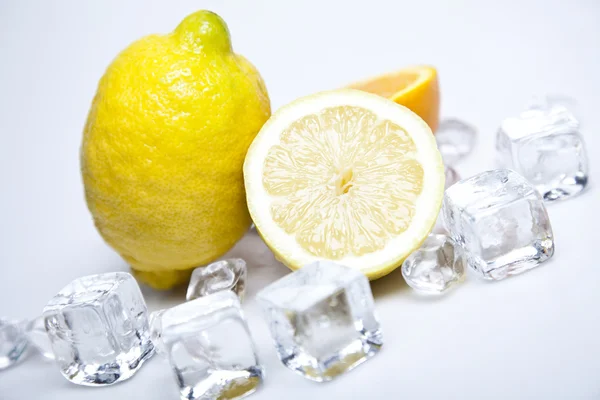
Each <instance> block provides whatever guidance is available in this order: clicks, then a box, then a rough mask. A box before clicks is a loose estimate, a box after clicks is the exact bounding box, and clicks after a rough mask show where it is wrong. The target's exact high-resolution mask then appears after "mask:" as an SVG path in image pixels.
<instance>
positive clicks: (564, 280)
mask: <svg viewBox="0 0 600 400" xmlns="http://www.w3.org/2000/svg"><path fill="white" fill-rule="evenodd" d="M200 7H205V8H209V9H212V10H215V11H217V12H219V13H220V14H221V15H222V16H223V17H224V18H225V20H226V21H228V23H229V27H230V29H231V32H232V35H233V40H234V47H235V49H236V50H237V51H238V52H240V53H242V54H244V55H246V56H247V57H248V58H249V59H250V60H252V62H254V63H255V64H256V65H257V66H258V68H259V69H260V71H261V72H262V74H263V77H264V78H265V80H266V82H267V85H268V88H269V91H270V94H271V97H272V100H273V105H274V108H277V107H279V106H281V105H283V104H284V103H286V102H288V101H291V100H293V99H294V98H296V97H299V96H301V95H305V94H309V93H311V92H315V91H319V90H322V89H328V88H335V87H339V86H342V85H344V84H345V83H347V82H350V81H353V80H355V79H359V78H364V77H367V76H369V75H372V74H377V73H379V72H383V71H387V70H393V69H395V68H398V67H401V66H404V65H408V64H414V63H431V64H433V65H435V66H437V67H438V68H439V72H440V79H441V87H442V94H443V103H442V104H443V114H445V115H453V116H457V117H460V118H464V119H466V120H468V121H469V122H472V123H473V124H475V125H476V126H477V127H478V128H479V130H480V132H481V137H480V141H479V142H478V144H477V149H476V151H475V153H474V154H473V155H472V156H471V158H470V159H469V160H468V161H467V162H466V163H464V164H461V165H460V166H459V167H458V170H459V172H460V173H461V174H463V176H466V175H470V174H473V173H475V172H477V171H479V170H482V169H485V168H489V167H492V161H491V160H492V157H491V154H492V153H491V152H492V148H493V146H492V143H493V137H494V133H495V130H496V128H497V126H498V124H499V122H500V120H501V119H502V118H503V117H505V116H507V115H509V114H511V113H514V112H515V111H517V109H518V108H519V106H520V105H521V104H524V103H526V102H527V101H528V100H529V96H530V95H532V94H535V93H543V92H554V93H565V94H569V95H572V96H574V97H575V98H577V99H578V100H579V102H580V103H581V115H583V129H584V134H585V138H586V140H587V145H588V149H589V152H590V158H591V162H592V171H591V176H592V187H591V190H589V191H588V192H587V193H585V194H584V195H582V196H581V197H579V198H577V199H573V200H569V201H566V202H563V203H559V204H555V205H552V206H551V207H550V209H549V213H550V217H551V219H552V223H553V226H554V231H555V235H556V255H555V257H554V258H553V259H552V260H551V261H550V262H548V263H547V264H546V265H545V266H543V267H542V268H538V269H537V270H534V271H532V272H530V273H527V274H525V275H522V276H519V277H515V278H512V279H508V280H505V281H503V282H499V283H489V284H488V283H483V282H480V281H477V280H475V279H473V278H471V279H469V280H468V281H467V282H466V283H464V284H463V285H462V286H461V287H459V288H457V290H456V291H454V292H453V293H451V294H449V295H448V296H447V297H443V298H440V299H438V300H423V299H420V298H418V297H415V296H414V295H413V294H412V292H411V291H410V290H409V289H408V287H407V286H406V285H405V284H404V283H403V282H402V277H401V274H400V271H399V270H398V271H396V272H395V273H393V274H392V275H390V276H389V277H387V278H384V279H382V280H380V281H377V282H375V283H373V285H372V286H373V291H374V293H375V297H376V306H377V310H378V312H379V316H380V320H381V323H382V327H383V330H384V340H385V345H384V347H383V349H382V352H381V353H380V354H379V355H377V356H376V357H375V358H373V359H372V360H370V361H369V362H367V363H366V364H364V365H362V366H360V367H359V368H357V369H356V370H355V371H353V372H351V373H349V374H348V375H346V376H342V377H340V378H339V379H338V380H336V381H334V382H331V383H329V384H316V383H312V382H309V381H306V380H304V379H302V378H301V377H299V376H297V375H295V374H294V373H292V372H290V371H288V370H286V369H285V368H283V367H282V366H281V365H280V364H279V362H278V360H277V358H276V355H275V351H274V349H273V348H272V346H271V343H270V338H269V337H268V335H267V327H266V325H265V324H264V323H263V321H262V319H261V318H260V317H259V313H258V310H257V307H256V304H255V303H254V301H253V297H254V294H255V293H256V292H257V290H258V289H259V288H260V287H261V286H263V285H265V284H267V283H268V282H271V281H273V280H274V279H276V278H277V277H279V276H282V275H283V274H285V273H286V272H287V271H286V269H285V268H284V267H283V266H281V265H279V264H277V263H276V262H275V261H274V260H273V258H272V256H271V254H270V252H269V251H268V250H267V249H266V248H264V247H263V245H262V244H261V241H260V239H259V238H258V237H257V236H255V235H249V236H248V237H246V238H245V239H244V240H243V241H242V242H241V243H240V244H239V245H238V246H237V248H236V249H235V250H234V251H233V252H232V254H235V255H236V256H241V257H244V258H246V259H247V260H248V264H249V266H250V268H251V270H250V275H249V285H248V296H247V298H248V302H247V303H246V304H245V305H244V308H245V309H246V311H247V316H248V318H249V320H250V325H251V328H252V331H253V334H254V336H255V338H256V340H257V342H258V345H259V352H260V355H261V357H262V361H263V363H264V365H265V366H266V369H267V379H266V382H265V385H264V387H263V388H262V390H260V391H259V392H258V393H257V394H255V395H254V396H253V397H251V398H252V399H257V400H258V399H272V400H279V399H286V400H300V399H400V398H402V399H502V400H504V399H511V400H512V399H544V400H547V399H599V398H600V340H598V337H599V333H598V331H599V329H600V310H599V307H600V283H599V282H600V265H599V262H598V259H597V258H596V252H597V247H596V246H597V238H596V235H595V234H594V233H595V232H596V230H597V228H598V222H599V217H598V214H599V213H598V208H599V207H600V201H599V200H600V198H599V197H600V196H599V195H598V188H597V187H596V186H595V185H594V184H595V182H596V179H595V178H597V177H599V176H600V163H599V162H597V161H596V157H597V156H598V155H599V154H600V150H598V149H599V148H600V147H599V146H600V139H599V138H600V122H599V120H598V119H595V118H594V117H595V116H596V115H597V112H598V107H599V93H600V78H599V74H600V54H599V52H600V24H599V23H598V22H599V21H600V3H599V2H598V1H596V0H587V1H586V0H580V1H576V0H573V1H544V0H540V1H516V0H515V1H505V2H494V3H492V2H480V1H471V2H465V1H442V0H440V1H439V2H434V1H416V0H413V1H410V2H408V1H404V2H400V1H395V2H392V1H387V2H383V1H375V0H369V1H368V2H350V1H341V0H340V1H337V2H333V1H328V2H325V1H322V0H321V1H295V2H290V1H286V2H283V1H276V0H273V1H270V2H257V1H246V2H242V1H238V2H235V1H229V2H219V1H204V2H198V1H195V2H193V1H186V2H184V1H177V2H175V1H172V2H166V1H163V2H158V1H144V2H142V1H139V2H122V1H117V0H112V1H103V2H99V1H98V2H91V1H75V0H74V1H70V2H66V1H53V2H49V1H41V0H40V1H37V2H32V1H16V0H15V1H12V2H9V1H3V2H2V3H1V4H0V52H1V57H2V58H1V60H2V63H1V64H0V132H1V135H2V144H0V179H1V182H2V188H3V189H2V197H1V198H0V220H1V221H2V224H1V228H0V246H1V248H0V250H1V251H0V268H1V270H0V315H7V316H15V317H33V316H35V315H36V314H37V313H39V312H40V310H41V308H42V307H43V306H44V304H45V302H46V301H47V300H48V299H49V298H50V297H51V296H52V295H53V294H54V293H55V292H57V291H58V290H59V289H61V288H62V286H63V285H65V284H66V283H67V282H68V281H70V280H71V279H73V278H75V277H77V276H81V275H85V274H89V273H96V272H105V271H115V270H126V269H127V266H126V265H125V263H124V262H123V261H122V260H121V259H120V258H119V257H118V256H117V255H116V254H115V253H114V252H113V251H112V250H110V249H109V248H108V247H107V246H106V245H105V244H104V243H103V242H102V240H101V238H100V236H99V235H98V234H97V233H96V231H95V229H94V227H93V224H92V221H91V219H90V216H89V213H88V211H87V209H86V207H85V204H84V201H83V193H82V187H81V183H80V177H79V171H78V168H79V166H78V164H79V162H78V147H79V141H80V137H81V130H82V127H83V124H84V120H85V117H86V113H87V109H88V107H89V104H90V101H91V99H92V96H93V94H94V91H95V86H96V82H97V81H98V79H99V77H100V76H101V74H102V72H103V70H104V68H105V67H106V65H107V64H108V63H109V62H110V60H111V59H112V58H113V57H114V55H115V54H116V53H117V52H118V51H119V50H121V49H122V48H123V47H125V46H126V45H127V44H128V43H129V42H131V41H133V40H134V39H136V38H138V37H140V36H143V35H145V34H148V33H151V32H166V31H169V30H170V29H172V28H173V27H174V26H175V25H176V24H177V23H178V22H179V20H180V19H181V18H183V17H184V16H185V15H186V14H188V13H189V12H191V11H194V10H195V9H197V8H200ZM593 232H594V233H593ZM144 292H145V294H146V296H147V299H148V303H149V306H150V308H151V309H158V308H162V307H165V306H168V305H171V304H176V303H179V302H181V301H183V299H184V290H181V291H180V292H177V293H170V294H169V293H167V294H163V293H154V292H151V291H150V290H145V291H144ZM23 398H27V399H61V400H75V399H76V400H79V399H82V398H85V399H86V400H105V399H107V398H111V399H156V400H159V399H160V400H165V399H177V391H176V389H175V384H174V382H173V379H172V376H171V372H170V371H169V369H168V367H167V365H165V363H164V362H162V361H160V360H158V359H156V360H153V361H152V362H150V363H148V364H147V365H145V366H144V367H143V368H142V369H141V371H140V373H139V374H138V375H137V376H136V377H134V378H133V379H132V380H130V381H127V382H125V383H122V384H118V385H116V386H113V387H109V388H100V389H95V388H83V387H77V386H74V385H72V384H70V383H68V382H67V381H66V380H65V379H63V378H62V377H61V376H60V374H59V373H58V371H57V369H56V368H54V367H53V366H52V365H51V364H48V363H44V362H42V360H41V358H39V357H30V358H29V359H27V360H25V361H24V362H23V363H22V364H21V365H19V366H17V367H15V368H13V369H10V370H6V371H3V372H0V399H2V400H16V399H23Z"/></svg>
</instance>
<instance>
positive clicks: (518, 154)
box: [496, 106, 589, 201]
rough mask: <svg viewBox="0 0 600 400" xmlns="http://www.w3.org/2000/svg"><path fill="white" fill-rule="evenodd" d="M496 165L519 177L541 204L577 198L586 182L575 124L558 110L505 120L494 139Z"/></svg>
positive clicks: (583, 155)
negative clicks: (529, 187)
mask: <svg viewBox="0 0 600 400" xmlns="http://www.w3.org/2000/svg"><path fill="white" fill-rule="evenodd" d="M496 151H497V155H498V159H499V161H500V164H501V165H502V166H503V167H506V168H510V169H513V170H515V171H516V172H518V173H520V174H521V175H523V176H524V177H525V178H526V179H527V180H529V182H531V183H532V184H533V185H534V186H535V188H536V189H537V190H538V192H540V194H541V195H542V197H543V198H544V200H547V201H553V200H558V199H565V198H568V197H571V196H574V195H577V194H579V193H580V192H581V191H582V190H583V189H585V187H586V185H587V182H588V174H589V171H588V169H589V168H588V159H587V154H586V150H585V144H584V141H583V138H582V136H581V134H580V132H579V123H578V121H577V120H576V119H575V117H574V116H573V115H572V114H571V113H570V112H569V111H568V110H567V109H566V108H564V107H562V106H552V107H549V108H536V109H530V110H527V111H525V112H523V113H521V114H520V115H519V116H518V117H515V118H507V119H505V120H504V121H503V123H502V126H501V127H500V129H499V130H498V133H497V135H496Z"/></svg>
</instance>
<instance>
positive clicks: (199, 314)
mask: <svg viewBox="0 0 600 400" xmlns="http://www.w3.org/2000/svg"><path fill="white" fill-rule="evenodd" d="M158 317H159V319H160V325H161V326H162V341H163V343H164V346H165V352H166V353H167V356H168V358H169V362H170V364H171V368H172V369H173V372H174V373H175V379H176V381H177V383H178V385H179V389H180V394H181V398H182V399H187V400H199V399H202V400H210V399H237V398H241V397H244V396H246V395H249V394H251V393H252V392H254V391H255V390H256V389H257V387H258V385H259V384H260V383H261V382H262V376H263V370H262V367H261V366H260V364H259V362H258V357H257V355H256V350H255V346H254V342H253V340H252V337H251V336H250V331H249V329H248V325H247V323H246V320H245V319H244V316H243V314H242V310H241V307H240V302H239V299H238V297H237V296H236V295H235V294H234V293H233V292H231V291H229V290H227V291H220V292H217V293H213V294H210V295H206V296H203V297H200V298H198V299H195V300H192V301H189V302H186V303H183V304H181V305H178V306H176V307H173V308H170V309H168V310H166V311H165V312H164V313H162V314H160V315H159V316H158Z"/></svg>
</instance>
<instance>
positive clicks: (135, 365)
mask: <svg viewBox="0 0 600 400" xmlns="http://www.w3.org/2000/svg"><path fill="white" fill-rule="evenodd" d="M147 314H148V312H147V310H146V304H145V302H144V298H143V297H142V293H141V291H140V288H139V286H138V284H137V282H136V281H135V279H133V277H132V276H131V275H129V274H127V273H124V272H114V273H106V274H101V275H91V276H86V277H83V278H79V279H76V280H74V281H72V282H71V283H70V284H68V285H67V286H65V287H64V288H63V289H62V290H61V291H60V292H59V293H58V294H57V295H56V296H54V297H53V298H52V299H51V300H50V302H49V303H48V305H46V307H45V308H44V314H43V317H44V321H45V326H46V331H47V332H48V336H49V337H50V341H51V343H52V350H53V352H54V355H55V357H56V361H57V363H58V365H59V367H60V370H61V372H62V374H63V375H64V377H65V378H66V379H68V380H69V381H71V382H73V383H76V384H80V385H87V386H95V385H110V384H113V383H116V382H120V381H123V380H126V379H129V378H131V377H132V376H133V375H134V374H135V372H136V371H137V370H138V369H139V368H140V367H141V366H142V364H143V363H144V361H146V360H147V359H148V358H149V357H150V356H151V355H152V354H153V352H154V347H153V345H152V343H151V342H150V330H149V327H148V315H147Z"/></svg>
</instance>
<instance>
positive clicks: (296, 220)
mask: <svg viewBox="0 0 600 400" xmlns="http://www.w3.org/2000/svg"><path fill="white" fill-rule="evenodd" d="M244 181H245V184H246V196H247V199H248V207H249V209H250V214H251V215H252V219H253V220H254V223H255V225H256V228H257V230H258V231H259V232H260V234H261V236H262V237H263V239H264V241H265V242H266V243H267V245H268V246H269V247H270V248H271V250H272V251H273V252H274V253H275V255H276V256H277V257H278V258H279V259H280V260H281V261H282V262H283V263H284V264H286V265H287V266H288V267H290V268H291V269H297V268H300V267H302V266H303V265H305V264H308V263H310V262H312V261H315V260H318V259H327V260H333V261H336V262H339V263H341V264H344V265H347V266H350V267H353V268H356V269H358V270H360V271H362V272H363V273H365V274H366V275H367V276H368V277H369V278H371V279H375V278H379V277H381V276H383V275H386V274H388V273H389V272H391V271H392V270H394V269H395V268H397V267H398V266H399V265H400V264H401V262H402V261H403V260H404V259H405V258H406V256H408V255H409V254H410V253H411V252H413V251H414V250H415V249H417V248H418V247H419V246H420V245H421V243H422V242H423V240H424V239H425V238H426V237H427V235H428V234H429V232H430V231H431V229H432V227H433V225H434V224H435V221H436V218H437V216H438V212H439V209H440V205H441V201H442V195H443V192H444V167H443V165H442V159H441V156H440V153H439V152H438V150H437V146H436V143H435V139H434V137H433V134H432V133H431V129H430V128H429V126H427V124H426V123H425V122H424V121H423V120H422V119H421V118H420V117H419V116H418V115H417V114H415V113H414V112H412V111H410V110H409V109H408V108H406V107H403V106H401V105H398V104H396V103H394V102H392V101H390V100H387V99H385V98H383V97H380V96H376V95H373V94H369V93H365V92H362V91H357V90H351V89H343V90H337V91H331V92H324V93H319V94H316V95H312V96H308V97H305V98H301V99H298V100H296V101H294V102H292V103H290V104H289V105H287V106H285V107H283V108H281V109H279V110H278V111H277V112H276V113H274V114H273V116H272V117H271V119H270V120H269V121H268V122H267V123H266V124H265V125H264V126H263V128H262V129H261V130H260V132H259V134H258V135H257V136H256V138H255V139H254V142H252V145H251V146H250V149H249V150H248V154H247V155H246V161H245V162H244Z"/></svg>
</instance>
